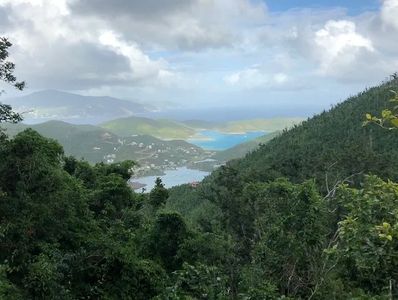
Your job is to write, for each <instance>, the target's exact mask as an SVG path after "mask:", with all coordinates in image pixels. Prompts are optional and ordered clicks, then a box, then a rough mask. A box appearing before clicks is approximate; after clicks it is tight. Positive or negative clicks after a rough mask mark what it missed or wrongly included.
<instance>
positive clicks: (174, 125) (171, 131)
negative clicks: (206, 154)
mask: <svg viewBox="0 0 398 300" xmlns="http://www.w3.org/2000/svg"><path fill="white" fill-rule="evenodd" d="M101 127H103V128H105V129H108V130H110V131H112V132H113V133H115V134H117V135H120V136H130V135H134V134H148V135H152V136H155V137H158V138H164V139H187V138H189V137H190V136H192V135H193V134H194V133H195V130H194V129H192V128H190V127H188V126H186V125H184V124H182V123H178V122H174V121H171V120H163V119H159V120H153V119H149V118H143V117H128V118H121V119H116V120H113V121H109V122H106V123H103V124H101Z"/></svg>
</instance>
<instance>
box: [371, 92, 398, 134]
mask: <svg viewBox="0 0 398 300" xmlns="http://www.w3.org/2000/svg"><path fill="white" fill-rule="evenodd" d="M391 93H393V94H394V97H393V98H392V99H391V100H390V102H391V103H392V104H393V105H394V107H393V108H391V109H388V108H386V109H383V111H382V112H381V116H380V117H376V116H372V115H371V114H369V113H367V114H366V121H365V122H364V125H367V124H369V123H373V124H376V125H378V126H380V127H382V128H385V129H389V130H393V129H398V93H397V92H396V91H391Z"/></svg>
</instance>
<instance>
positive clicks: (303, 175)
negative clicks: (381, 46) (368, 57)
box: [218, 80, 398, 188]
mask: <svg viewBox="0 0 398 300" xmlns="http://www.w3.org/2000/svg"><path fill="white" fill-rule="evenodd" d="M397 87H398V81H397V80H395V81H390V82H388V83H384V84H382V85H380V86H378V87H374V88H371V89H368V90H366V91H364V92H362V93H360V94H358V95H357V96H354V97H351V98H349V99H347V100H346V101H344V102H342V103H340V104H338V105H336V106H335V107H334V108H332V109H331V110H330V111H327V112H326V111H324V112H322V113H321V114H319V115H316V116H315V117H313V118H311V119H309V120H307V121H305V122H303V123H302V124H300V125H296V126H294V128H292V129H291V130H285V131H284V132H283V133H282V134H281V135H280V136H278V137H277V138H275V139H273V140H272V141H270V142H269V143H266V144H264V145H262V146H261V147H260V148H259V149H258V150H256V151H254V152H252V153H250V154H249V155H247V156H246V157H245V158H243V159H241V160H238V161H234V162H231V163H230V164H229V166H230V167H233V168H234V169H236V170H237V172H238V174H239V176H240V177H242V178H245V179H246V180H247V181H257V180H259V181H263V182H265V181H269V180H273V179H275V178H278V177H287V178H289V179H290V180H292V181H294V182H302V181H303V180H306V179H310V178H315V179H316V181H317V183H318V185H320V186H322V187H323V188H324V187H325V186H326V180H327V181H328V185H329V186H331V185H333V184H335V183H336V181H339V180H343V179H344V178H346V177H348V176H351V175H354V174H369V173H371V174H376V175H379V176H381V177H382V178H390V179H392V180H397V179H398V148H397V147H396V145H398V135H397V134H396V133H395V132H392V131H388V130H385V129H382V128H379V127H378V126H376V125H368V126H363V122H364V120H365V115H366V113H371V114H376V115H377V114H380V111H381V110H382V109H383V108H385V107H391V105H392V104H391V103H389V100H390V99H391V97H392V95H393V94H392V92H391V90H394V89H395V90H396V89H397ZM218 173H219V174H220V176H224V174H223V172H222V171H221V172H218Z"/></svg>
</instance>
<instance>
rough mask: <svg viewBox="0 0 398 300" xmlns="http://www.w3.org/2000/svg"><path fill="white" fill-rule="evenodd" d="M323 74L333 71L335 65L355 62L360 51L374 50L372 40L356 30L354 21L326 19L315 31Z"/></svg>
mask: <svg viewBox="0 0 398 300" xmlns="http://www.w3.org/2000/svg"><path fill="white" fill-rule="evenodd" d="M314 42H315V46H316V47H317V51H316V52H315V53H316V55H317V58H318V59H319V61H320V68H321V72H322V73H323V74H327V73H328V72H332V73H333V72H335V71H336V69H335V68H336V66H339V65H341V64H343V65H345V66H348V65H350V64H353V63H355V61H356V60H357V58H358V57H359V56H360V54H361V52H362V51H365V52H374V51H375V49H374V47H373V44H372V41H371V40H370V39H368V38H366V37H364V36H362V35H361V34H359V33H358V32H357V31H356V25H355V23H354V22H351V21H347V20H339V21H334V20H330V21H328V22H327V23H326V24H325V26H324V27H323V28H322V29H320V30H318V31H316V32H315V38H314Z"/></svg>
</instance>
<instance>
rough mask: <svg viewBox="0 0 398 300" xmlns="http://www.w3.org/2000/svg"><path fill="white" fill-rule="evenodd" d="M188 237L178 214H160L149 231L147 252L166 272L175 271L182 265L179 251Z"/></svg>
mask: <svg viewBox="0 0 398 300" xmlns="http://www.w3.org/2000/svg"><path fill="white" fill-rule="evenodd" d="M188 235H189V232H188V228H187V226H186V224H185V221H184V219H183V218H182V217H181V216H180V215H179V214H178V213H175V212H161V213H159V214H158V215H157V217H156V220H155V223H154V225H153V228H152V229H151V232H150V242H149V249H148V251H149V252H150V253H151V255H152V256H153V257H154V258H155V259H157V260H159V261H160V262H161V264H162V265H163V266H164V267H165V269H166V270H168V271H174V270H177V269H178V268H179V267H180V266H181V265H182V261H181V258H180V257H179V250H180V249H181V247H182V245H183V243H184V241H185V240H186V239H187V238H188Z"/></svg>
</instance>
